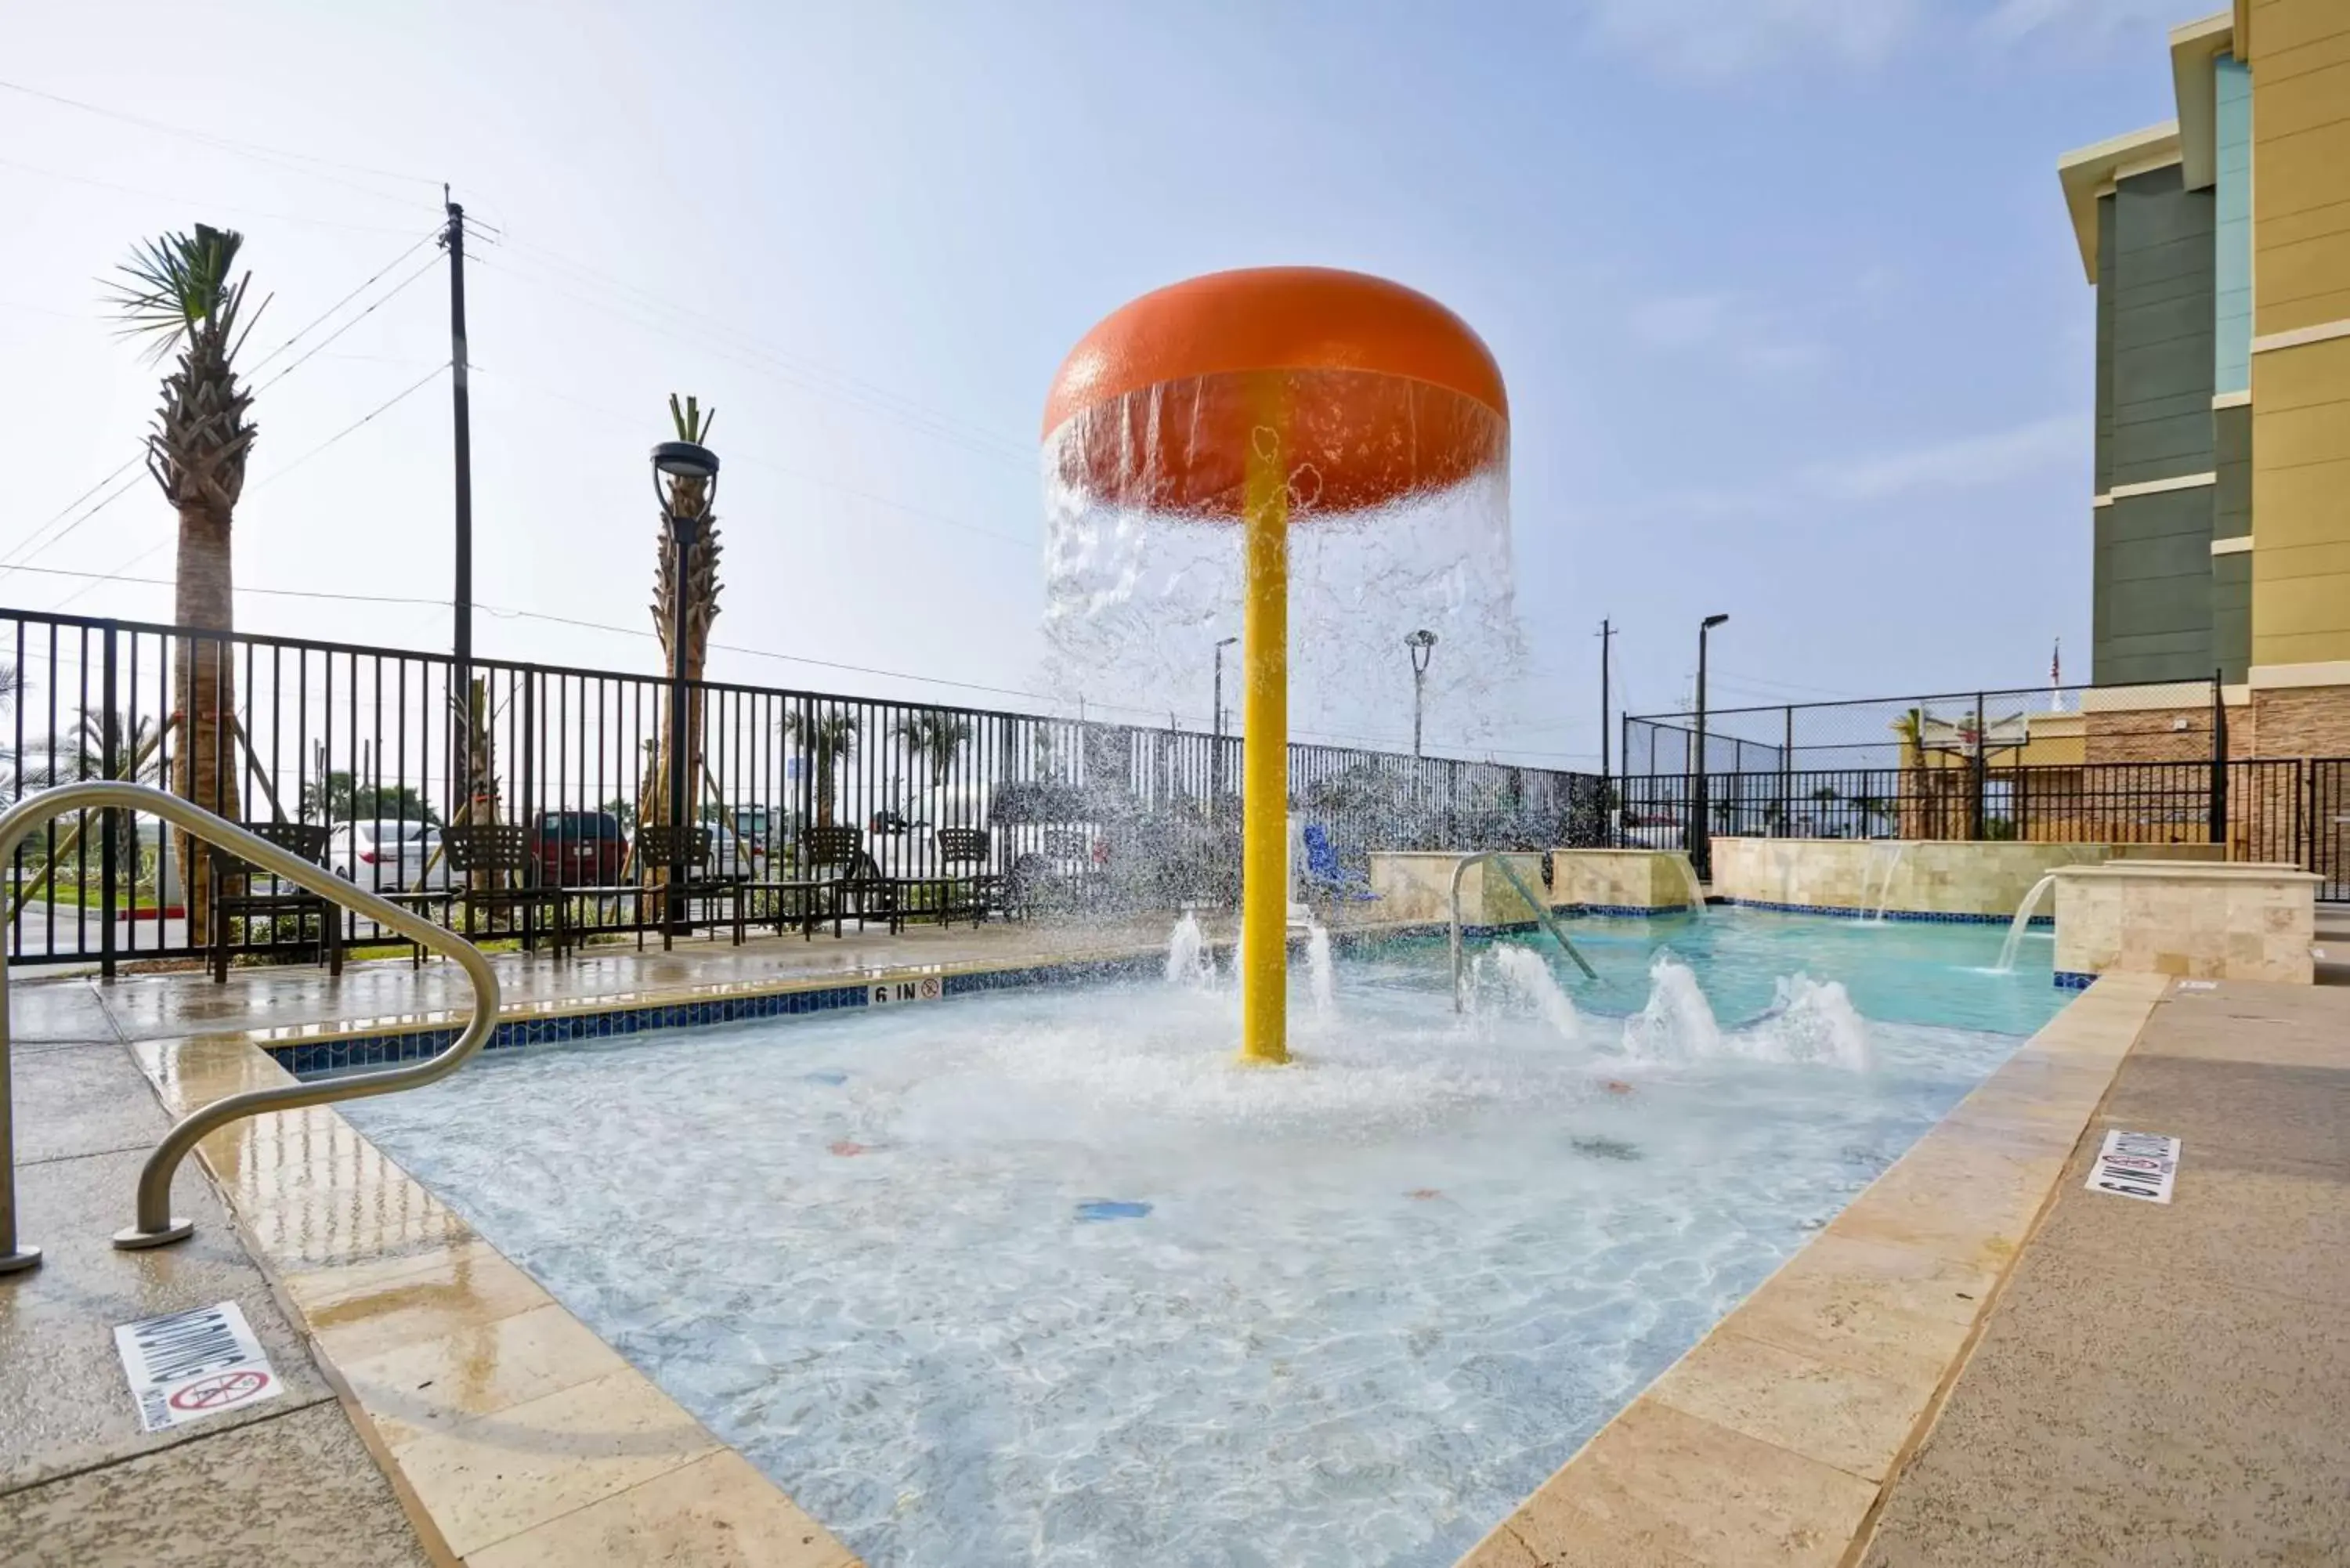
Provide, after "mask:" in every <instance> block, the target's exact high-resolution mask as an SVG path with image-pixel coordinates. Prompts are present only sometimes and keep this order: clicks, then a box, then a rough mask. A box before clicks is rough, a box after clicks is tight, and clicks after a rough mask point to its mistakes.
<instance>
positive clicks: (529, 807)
mask: <svg viewBox="0 0 2350 1568" xmlns="http://www.w3.org/2000/svg"><path fill="white" fill-rule="evenodd" d="M0 663H5V665H6V666H7V669H6V670H5V684H0V697H5V708H0V794H5V798H7V799H10V800H13V799H15V798H16V797H18V796H19V795H21V794H25V793H27V792H30V791H33V790H36V789H40V788H44V787H47V786H48V785H51V784H65V783H70V782H73V781H76V780H79V779H86V778H99V777H112V778H129V779H135V780H138V781H140V782H144V783H150V784H158V785H161V786H162V787H166V788H171V789H173V790H174V791H176V792H178V793H181V794H185V795H187V796H188V797H189V798H192V799H193V800H195V801H197V802H198V804H200V805H204V806H206V807H208V808H210V809H212V810H214V811H216V812H219V813H220V814H221V815H224V816H227V817H230V818H232V819H237V820H245V821H261V822H307V823H317V824H324V825H327V826H328V828H329V830H330V831H329V835H328V865H329V867H330V868H332V869H335V870H337V871H339V872H342V873H344V874H346V875H349V876H352V877H354V879H356V880H358V881H359V882H360V883H361V884H362V885H363V886H373V887H375V888H380V889H382V890H387V891H404V892H418V891H421V892H424V893H431V892H433V891H435V890H442V891H449V892H452V893H453V892H454V890H455V889H456V888H457V887H459V886H461V885H462V884H463V880H464V879H463V877H458V878H456V879H455V880H454V881H453V882H452V874H451V872H450V871H449V869H448V867H447V863H446V859H445V857H443V856H442V852H441V846H440V843H439V833H440V831H441V830H442V829H444V828H446V827H448V826H451V825H452V824H456V823H460V822H473V823H481V822H498V823H505V824H518V825H521V826H524V827H525V828H526V829H527V830H528V833H529V840H528V842H529V846H530V856H531V859H532V861H533V862H534V864H535V865H536V867H537V870H538V872H539V873H540V874H543V875H544V877H546V879H548V880H550V881H553V882H556V883H559V884H561V885H562V886H563V887H564V888H565V889H566V892H565V898H566V901H567V902H566V913H567V923H568V924H569V925H570V926H571V927H572V928H573V929H577V930H583V931H589V932H598V931H601V932H611V931H630V930H640V929H645V928H647V927H648V926H650V925H652V924H654V923H656V922H658V921H659V920H660V918H661V908H660V898H659V897H657V896H655V897H648V896H646V894H645V890H644V889H643V888H642V887H641V886H640V884H641V883H642V882H643V880H644V877H643V874H642V869H641V868H640V867H637V866H635V864H634V863H633V858H632V856H631V844H632V841H633V839H634V836H635V833H636V829H637V826H638V819H639V816H644V817H646V818H647V819H648V820H649V821H651V822H661V821H666V820H667V813H668V806H667V805H666V802H667V798H668V797H667V794H666V784H665V782H664V775H665V769H664V768H663V767H662V766H661V765H660V762H661V758H662V756H663V754H664V753H663V752H662V749H661V748H662V746H663V744H664V724H665V720H664V715H665V713H666V711H667V703H668V696H669V691H670V685H669V682H668V681H667V680H664V679H662V678H660V677H658V676H643V675H631V674H624V673H619V672H615V671H609V670H583V669H570V668H562V667H556V666H548V665H538V664H523V663H515V662H510V661H503V660H492V659H478V660H475V661H474V663H473V667H472V670H471V680H470V681H461V680H458V678H457V676H456V673H455V671H454V670H453V669H452V661H451V659H449V658H448V656H446V655H442V654H432V653H420V652H414V651H407V650H401V649H382V648H366V647H356V646H349V645H345V644H338V643H328V642H319V641H310V640H303V639H283V638H270V637H262V636H255V635H252V634H247V633H236V634H230V635H219V634H206V633H195V632H191V631H188V630H186V629H184V628H173V627H169V626H159V625H150V624H141V623H132V622H116V621H107V620H99V619H90V618H79V617H74V616H65V615H43V614H36V613H31V612H23V611H0ZM183 709H184V711H182V710H183ZM690 710H691V715H692V717H691V728H692V730H693V732H694V734H695V740H694V741H692V742H689V745H688V747H687V750H688V753H689V755H690V756H691V754H692V753H694V752H696V751H698V752H699V753H700V760H699V765H698V766H697V767H695V768H694V769H693V770H692V772H693V774H695V777H693V778H692V779H691V780H690V781H689V789H688V798H689V801H690V802H691V813H690V815H691V819H692V820H694V821H696V822H698V823H699V824H700V825H702V826H706V827H708V828H710V829H711V837H712V857H711V864H710V865H709V866H708V867H706V871H707V874H708V875H709V876H710V877H714V878H717V879H722V880H733V881H750V882H758V881H762V880H770V881H772V880H777V879H784V878H788V877H793V876H795V875H800V874H802V873H804V872H806V870H807V868H808V867H809V866H810V864H811V857H812V855H814V854H815V853H816V850H815V849H814V847H813V846H812V845H811V840H810V830H811V829H815V828H819V827H828V828H832V829H836V830H838V829H850V830H853V831H854V833H855V835H856V836H857V855H858V859H859V866H860V869H861V870H862V871H863V872H864V873H865V874H866V875H868V876H871V877H889V878H909V879H919V878H921V877H924V876H925V875H928V874H930V873H931V872H932V871H934V870H938V869H940V857H939V855H938V839H937V830H938V829H940V828H941V827H949V826H971V827H979V828H983V829H985V830H987V832H988V834H989V836H990V840H991V843H990V850H989V859H988V862H987V863H986V864H985V865H984V866H983V867H979V869H983V870H985V871H988V872H992V873H993V874H994V875H996V876H998V877H1002V878H1003V879H1004V880H1005V881H1006V882H1007V883H1010V884H1013V885H1014V887H1015V888H1018V887H1020V886H1023V885H1024V886H1025V888H1026V889H1027V890H1028V891H1029V892H1030V893H1032V894H1033V895H1035V896H1034V897H1033V898H1031V899H1030V900H1029V902H1030V903H1031V904H1032V905H1033V907H1035V908H1037V909H1044V910H1047V911H1049V910H1050V909H1053V908H1055V907H1057V906H1064V905H1065V906H1067V907H1071V908H1076V909H1082V910H1083V911H1084V912H1085V913H1086V914H1087V915H1088V916H1093V915H1098V914H1100V913H1102V912H1104V911H1117V910H1138V909H1173V908H1176V907H1178V906H1179V905H1180V904H1183V903H1186V902H1201V903H1216V902H1229V901H1232V900H1233V899H1235V898H1237V895H1238V877H1239V869H1238V867H1239V865H1240V853H1239V841H1240V818H1241V812H1240V803H1239V788H1240V779H1241V742H1240V741H1239V739H1238V738H1237V737H1231V736H1225V737H1217V736H1212V735H1203V734H1199V733H1194V732H1182V731H1177V730H1171V729H1170V730H1157V729H1142V728H1132V727H1126V726H1118V725H1108V724H1099V723H1087V722H1076V721H1071V720H1066V719H1058V718H1052V717H1045V716H1040V715H1036V714H1030V713H1018V712H1008V711H990V710H982V709H972V708H961V707H948V706H941V705H938V704H930V703H913V702H898V701H880V700H877V699H869V698H860V697H850V696H843V695H838V694H832V693H825V692H816V691H787V690H779V689H770V688H764V687H753V686H743V685H735V684H729V683H725V682H717V681H711V682H700V683H696V684H695V686H694V687H693V689H692V692H691V703H690ZM1289 774H1290V794H1291V805H1292V812H1293V815H1295V817H1296V818H1297V819H1299V822H1300V825H1301V826H1302V827H1303V828H1305V830H1306V831H1305V833H1304V834H1302V835H1301V836H1304V837H1310V838H1311V840H1312V842H1311V843H1310V844H1308V845H1306V846H1304V848H1303V849H1302V851H1301V858H1302V859H1304V860H1305V862H1307V863H1308V864H1309V865H1311V864H1320V865H1322V866H1323V867H1325V868H1326V869H1327V868H1331V867H1335V868H1336V870H1338V871H1340V872H1342V873H1351V874H1355V875H1359V874H1360V873H1361V872H1362V871H1363V870H1364V869H1365V867H1366V857H1367V855H1368V853H1369V852H1370V851H1372V850H1374V849H1388V848H1397V849H1410V848H1433V847H1444V848H1461V849H1489V848H1491V849H1544V848H1549V847H1552V846H1557V845H1561V844H1598V843H1602V842H1604V841H1605V833H1606V826H1605V813H1604V809H1603V802H1604V796H1603V794H1602V792H1601V789H1600V784H1599V781H1598V780H1597V779H1596V778H1595V777H1592V776H1590V775H1586V774H1566V773H1557V772H1552V771H1549V770H1544V769H1535V768H1524V767H1515V766H1507V765H1503V764H1498V763H1476V762H1462V761H1451V760H1444V759H1433V758H1431V759H1427V760H1416V759H1414V758H1410V757H1403V756H1396V755H1392V754H1388V753H1377V752H1367V751H1357V750H1352V749H1348V748H1341V747H1331V746H1318V745H1315V746H1308V745H1296V746H1293V747H1292V748H1291V750H1290V759H1289ZM379 824H381V825H385V826H384V827H383V829H382V831H381V832H380V834H379V833H378V832H377V831H376V825H379ZM839 836H840V835H839V834H838V832H837V831H836V832H835V833H833V834H832V835H829V837H831V838H835V839H837V838H838V837H839ZM192 853H200V852H192V851H191V849H190V848H189V847H188V846H186V845H185V844H184V843H183V842H182V841H181V840H180V839H179V837H178V836H176V835H174V834H170V833H165V832H163V831H161V829H160V825H159V824H158V823H157V822H155V821H154V820H152V819H148V818H137V819H130V818H128V817H127V816H126V814H120V813H110V812H109V813H95V814H88V816H87V817H85V818H84V819H81V820H77V819H75V818H72V817H68V818H64V819H61V820H59V821H57V822H56V823H54V824H52V825H50V826H48V827H47V829H45V830H44V831H42V832H41V833H39V834H36V836H34V837H33V838H31V839H29V840H28V841H27V842H26V844H25V845H24V846H22V847H21V848H20V850H19V852H18V854H17V855H16V858H15V860H14V862H13V863H12V864H11V865H10V866H9V867H6V873H5V882H6V891H7V895H8V898H9V900H10V906H9V908H10V919H9V929H8V935H7V941H8V955H9V958H10V960H11V961H17V962H27V961H43V960H55V961H63V960H87V959H96V960H99V961H101V962H102V963H104V964H106V965H108V966H111V965H113V964H115V963H118V962H120V961H127V960H132V959H141V960H144V959H152V958H165V957H175V956H183V955H188V954H191V953H193V952H196V951H200V950H206V949H208V947H209V945H210V938H211V935H212V933H211V932H210V931H209V930H207V929H197V928H198V927H199V926H201V925H205V924H208V923H209V922H208V921H204V920H203V919H202V909H201V905H202V902H203V892H204V889H205V887H206V886H207V878H206V876H205V870H206V867H204V866H203V862H202V861H201V859H199V861H198V865H197V867H196V869H195V872H194V874H193V875H191V874H190V873H189V869H188V867H187V866H186V865H185V862H186V861H187V859H188V858H189V857H190V855H191V854H192ZM966 869H968V868H966ZM447 901H448V902H451V903H453V902H454V899H453V898H451V899H450V900H447ZM192 914H194V915H196V916H197V917H198V919H194V920H192V919H191V918H190V917H191V915H192ZM302 934H303V933H301V932H299V931H298V930H296V929H293V927H292V926H291V925H290V924H288V923H285V922H274V923H273V922H261V923H260V925H259V927H258V929H242V928H240V929H235V930H233V931H232V932H231V933H230V936H231V939H232V945H233V946H234V948H236V949H238V950H263V949H276V948H290V947H292V946H294V945H295V943H296V939H297V938H298V937H300V936H302ZM371 934H372V928H362V927H361V926H360V925H359V923H358V922H357V921H356V920H355V919H352V920H351V921H350V923H348V924H347V926H346V940H347V942H354V943H363V942H364V941H365V940H367V938H368V937H369V935H371Z"/></svg>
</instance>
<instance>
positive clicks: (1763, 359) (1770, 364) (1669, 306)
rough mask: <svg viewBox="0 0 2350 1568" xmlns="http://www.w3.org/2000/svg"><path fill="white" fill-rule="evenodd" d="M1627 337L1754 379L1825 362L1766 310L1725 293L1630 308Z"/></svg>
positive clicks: (1822, 353)
mask: <svg viewBox="0 0 2350 1568" xmlns="http://www.w3.org/2000/svg"><path fill="white" fill-rule="evenodd" d="M1625 319H1626V325H1627V326H1628V327H1630V329H1631V332H1632V336H1633V337H1636V338H1638V340H1639V341H1640V342H1641V343H1643V344H1645V345H1647V346H1648V348H1655V349H1658V350H1659V351H1662V352H1667V353H1686V354H1695V355H1700V356H1712V357H1718V358H1724V359H1727V360H1728V361H1729V362H1731V364H1733V365H1735V366H1737V367H1738V368H1739V369H1743V370H1748V371H1752V372H1756V373H1772V372H1785V371H1790V370H1800V369H1805V368H1806V367H1809V366H1812V365H1815V364H1817V363H1819V362H1820V360H1821V359H1823V358H1825V357H1826V356H1825V351H1824V350H1823V349H1822V348H1820V346H1819V345H1818V344H1816V343H1814V342H1811V341H1809V340H1807V339H1805V338H1803V337H1798V336H1796V335H1795V334H1794V333H1791V332H1789V331H1788V330H1787V329H1786V328H1785V327H1784V326H1783V324H1782V323H1781V322H1780V321H1779V320H1778V318H1777V317H1774V316H1773V313H1772V312H1771V311H1769V310H1768V309H1766V308H1763V307H1760V306H1755V305H1753V304H1752V302H1750V301H1748V300H1746V299H1744V298H1742V297H1741V296H1739V295H1737V294H1734V293H1730V292H1726V291H1725V292H1718V293H1710V294H1679V295H1665V296H1659V297H1657V298H1654V299H1646V300H1642V301H1640V302H1639V303H1638V304H1637V305H1635V306H1632V308H1631V311H1630V313H1629V314H1628V315H1627V317H1626V318H1625Z"/></svg>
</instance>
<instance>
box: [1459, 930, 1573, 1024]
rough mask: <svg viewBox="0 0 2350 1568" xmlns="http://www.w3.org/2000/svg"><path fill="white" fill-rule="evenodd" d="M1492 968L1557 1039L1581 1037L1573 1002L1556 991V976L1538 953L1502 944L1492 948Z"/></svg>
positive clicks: (1557, 985)
mask: <svg viewBox="0 0 2350 1568" xmlns="http://www.w3.org/2000/svg"><path fill="white" fill-rule="evenodd" d="M1480 956H1481V957H1482V955H1480ZM1493 967H1494V969H1495V970H1496V971H1498V972H1499V973H1500V975H1501V977H1502V981H1503V983H1504V984H1505V985H1507V986H1508V987H1509V988H1510V989H1511V990H1512V991H1513V992H1516V993H1517V994H1518V996H1519V997H1521V998H1522V999H1523V1000H1524V1001H1525V1002H1528V1003H1529V1004H1531V1005H1532V1006H1533V1008H1534V1013H1535V1015H1536V1016H1537V1017H1539V1018H1541V1019H1542V1021H1543V1022H1544V1023H1547V1024H1549V1025H1550V1026H1551V1028H1552V1029H1553V1030H1554V1031H1555V1032H1556V1033H1557V1034H1558V1036H1559V1038H1560V1039H1562V1040H1574V1039H1576V1038H1578V1037H1579V1036H1580V1035H1581V1034H1582V1033H1583V1030H1582V1022H1581V1020H1580V1019H1578V1018H1577V1017H1576V1016H1575V1003H1574V1002H1572V1001H1570V1000H1569V999H1568V997H1567V994H1566V992H1564V991H1562V990H1560V989H1559V984H1558V977H1557V976H1556V975H1555V974H1553V973H1552V972H1551V969H1550V965H1548V964H1546V963H1544V961H1543V960H1542V956H1541V955H1540V954H1539V953H1536V952H1534V951H1533V950H1529V949H1526V948H1522V947H1517V946H1515V945H1513V944H1511V943H1507V942H1504V943H1503V944H1501V945H1499V946H1497V947H1495V948H1494V949H1493Z"/></svg>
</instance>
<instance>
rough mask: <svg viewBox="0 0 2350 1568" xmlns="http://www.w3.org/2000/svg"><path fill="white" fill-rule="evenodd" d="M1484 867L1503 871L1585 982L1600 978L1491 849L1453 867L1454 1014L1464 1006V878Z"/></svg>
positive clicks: (1513, 869) (1543, 906)
mask: <svg viewBox="0 0 2350 1568" xmlns="http://www.w3.org/2000/svg"><path fill="white" fill-rule="evenodd" d="M1481 865H1492V866H1494V867H1499V868H1500V870H1501V873H1502V875H1503V877H1505V878H1506V879H1507V880H1508V882H1509V884H1510V886H1511V887H1513V888H1516V889H1517V891H1518V897H1519V898H1523V899H1524V900H1525V901H1526V907H1527V908H1528V909H1532V910H1534V919H1537V920H1540V921H1541V922H1542V928H1543V929H1544V930H1546V931H1548V932H1549V933H1550V934H1551V940H1554V941H1555V942H1557V943H1558V945H1559V946H1560V947H1561V948H1563V949H1565V951H1566V956H1567V957H1569V958H1571V959H1573V960H1574V961H1575V968H1577V969H1579V970H1581V971H1583V976H1584V978H1585V979H1586V980H1597V979H1598V978H1599V971H1596V970H1595V969H1593V968H1592V967H1591V965H1590V964H1588V963H1586V961H1584V957H1583V955H1582V954H1581V953H1579V952H1577V951H1575V944H1574V943H1573V942H1571V941H1569V940H1566V933H1565V931H1563V930H1561V929H1559V928H1558V917H1557V916H1555V915H1554V914H1552V913H1551V912H1550V906H1549V905H1548V904H1546V903H1544V901H1543V900H1542V899H1540V898H1536V897H1535V896H1534V889H1533V888H1529V887H1527V886H1526V879H1525V878H1524V877H1521V876H1519V875H1518V868H1517V867H1514V866H1513V865H1511V864H1510V862H1509V858H1508V857H1507V855H1506V854H1505V853H1504V852H1503V851H1502V850H1499V849H1488V850H1485V851H1484V852H1483V853H1482V854H1477V855H1464V856H1462V857H1461V859H1460V861H1459V862H1458V863H1457V864H1455V865H1454V866H1453V867H1452V1011H1453V1012H1461V1011H1462V1006H1463V1003H1462V1001H1461V877H1465V876H1467V875H1468V874H1469V867H1471V866H1481Z"/></svg>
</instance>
